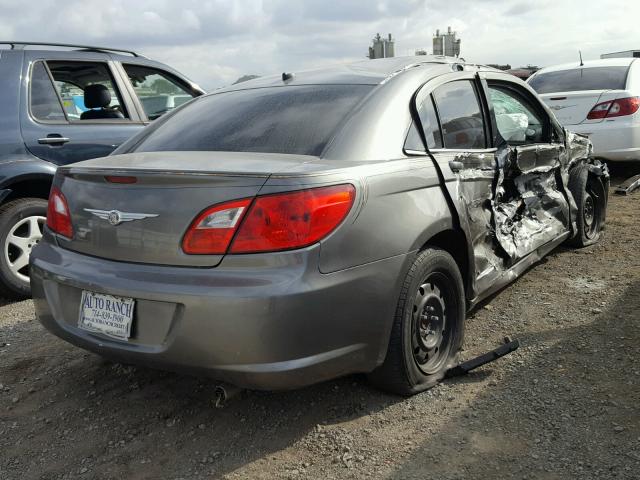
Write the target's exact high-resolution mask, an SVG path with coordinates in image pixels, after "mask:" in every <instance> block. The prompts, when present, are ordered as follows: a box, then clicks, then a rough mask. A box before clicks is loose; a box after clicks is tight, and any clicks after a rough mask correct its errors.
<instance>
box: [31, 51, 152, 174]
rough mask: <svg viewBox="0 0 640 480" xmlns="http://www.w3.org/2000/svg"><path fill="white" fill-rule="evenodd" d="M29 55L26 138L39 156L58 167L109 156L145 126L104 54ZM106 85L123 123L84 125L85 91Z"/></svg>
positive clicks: (109, 121)
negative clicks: (98, 84) (96, 85)
mask: <svg viewBox="0 0 640 480" xmlns="http://www.w3.org/2000/svg"><path fill="white" fill-rule="evenodd" d="M60 53H61V52H56V51H51V52H40V51H33V52H30V51H26V52H25V58H26V60H27V61H26V62H25V66H24V72H23V78H24V79H25V81H24V86H23V93H24V94H23V97H22V98H23V99H22V103H23V108H22V109H21V112H22V113H21V119H20V122H21V130H22V137H23V140H24V142H25V145H26V146H27V148H28V149H29V150H30V151H31V153H33V154H34V155H35V156H37V157H39V158H42V159H44V160H47V161H50V162H53V163H55V164H57V165H63V164H67V163H72V162H77V161H81V160H86V159H89V158H95V157H102V156H106V155H109V154H110V153H111V152H112V151H113V150H114V149H115V148H117V147H118V146H119V145H120V144H121V143H122V142H124V141H125V140H127V139H128V138H129V137H131V136H132V135H134V134H135V133H136V132H137V131H138V130H140V129H141V128H142V127H143V126H144V123H143V121H142V119H141V118H140V115H139V113H138V111H137V109H136V108H135V106H134V104H133V102H132V99H131V96H130V94H129V92H128V90H127V89H126V88H125V85H124V84H123V82H122V81H121V79H120V77H119V76H118V75H117V74H116V71H115V65H114V63H113V62H112V61H111V60H110V58H109V56H108V55H106V54H101V53H98V52H95V53H93V52H82V53H74V52H64V56H63V55H60ZM96 83H100V84H102V85H105V86H106V87H107V88H108V90H109V92H110V95H111V104H110V106H109V108H110V109H112V110H114V111H119V112H121V114H122V118H110V119H92V120H83V119H81V115H82V113H83V112H84V111H86V110H87V107H86V106H85V105H84V88H85V87H86V86H88V85H92V84H96Z"/></svg>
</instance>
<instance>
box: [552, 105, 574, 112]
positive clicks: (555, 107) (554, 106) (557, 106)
mask: <svg viewBox="0 0 640 480" xmlns="http://www.w3.org/2000/svg"><path fill="white" fill-rule="evenodd" d="M569 107H575V105H553V106H551V107H549V108H550V109H551V110H556V111H558V110H562V109H563V108H569Z"/></svg>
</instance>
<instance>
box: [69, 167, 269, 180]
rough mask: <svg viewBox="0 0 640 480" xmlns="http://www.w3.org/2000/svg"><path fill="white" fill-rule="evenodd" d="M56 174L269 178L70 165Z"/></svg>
mask: <svg viewBox="0 0 640 480" xmlns="http://www.w3.org/2000/svg"><path fill="white" fill-rule="evenodd" d="M58 173H59V174H61V175H66V176H74V175H131V176H133V175H171V176H205V177H254V178H269V177H270V176H271V174H270V173H264V172H216V171H215V170H212V171H206V172H205V171H201V170H165V169H146V168H100V167H98V168H92V167H74V166H72V165H69V166H65V167H60V168H58Z"/></svg>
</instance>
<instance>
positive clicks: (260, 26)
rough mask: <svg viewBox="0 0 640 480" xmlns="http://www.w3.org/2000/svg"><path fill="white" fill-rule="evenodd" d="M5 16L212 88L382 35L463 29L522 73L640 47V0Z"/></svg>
mask: <svg viewBox="0 0 640 480" xmlns="http://www.w3.org/2000/svg"><path fill="white" fill-rule="evenodd" d="M0 12H2V15H1V16H0V34H1V35H2V37H4V38H11V39H19V40H38V41H48V42H65V43H66V42H69V43H88V44H100V45H107V46H113V47H121V48H129V49H133V50H139V51H141V52H142V53H144V54H145V55H148V56H150V57H152V58H154V59H157V60H160V61H163V62H165V63H168V64H170V65H172V66H173V67H174V68H176V69H178V70H180V71H182V72H184V73H185V74H186V75H187V76H189V77H191V78H192V79H193V80H195V81H196V82H198V83H200V84H201V85H202V86H204V87H205V88H213V87H216V86H220V85H223V84H226V83H231V82H233V81H234V80H235V79H236V78H238V77H239V76H241V75H243V74H269V73H277V72H281V71H284V70H287V71H295V70H300V69H304V68H311V67H315V66H319V65H326V64H329V63H337V62H346V61H352V60H359V59H362V58H364V57H365V55H366V53H367V47H368V45H369V42H370V41H371V38H372V37H373V36H374V35H375V34H376V33H377V32H380V33H381V34H383V35H384V34H387V33H389V32H391V33H393V34H394V36H395V37H396V52H397V54H405V55H406V54H411V53H413V51H414V50H415V49H417V48H426V49H427V50H429V51H430V50H431V38H432V35H433V32H435V30H436V29H441V30H443V29H446V28H447V26H451V27H452V28H453V29H455V30H457V31H458V33H459V34H460V37H461V38H462V55H463V56H464V57H465V58H466V59H467V60H469V61H475V62H481V63H510V64H511V65H513V66H514V67H515V66H520V65H526V64H538V65H550V64H554V63H561V62H565V61H573V60H574V59H576V58H577V51H578V50H579V49H581V50H582V52H583V56H584V58H585V59H588V58H597V57H598V56H599V54H600V53H604V52H607V51H617V50H626V49H631V48H640V33H639V30H638V29H637V28H635V25H634V22H633V21H631V20H629V19H633V18H638V17H639V16H640V2H638V1H637V0H584V1H573V0H538V1H536V2H525V1H521V0H516V1H508V0H452V1H450V2H440V1H438V2H436V1H434V0H341V1H336V2H330V1H327V0H300V1H290V0H236V1H231V0H205V1H195V0H180V1H177V0H161V1H157V0H155V1H152V0H139V1H137V2H127V1H125V0H111V1H109V2H104V1H103V0H99V1H98V0H67V1H65V2H64V3H62V2H55V1H53V0H30V1H29V2H18V1H17V0H0Z"/></svg>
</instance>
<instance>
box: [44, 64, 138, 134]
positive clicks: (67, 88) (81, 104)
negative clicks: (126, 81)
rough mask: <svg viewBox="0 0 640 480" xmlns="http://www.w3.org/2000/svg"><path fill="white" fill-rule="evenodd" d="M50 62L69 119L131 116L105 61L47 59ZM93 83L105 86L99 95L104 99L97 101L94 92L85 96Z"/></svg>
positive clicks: (116, 118)
mask: <svg viewBox="0 0 640 480" xmlns="http://www.w3.org/2000/svg"><path fill="white" fill-rule="evenodd" d="M47 66H48V67H49V70H50V71H51V76H52V77H53V79H54V81H55V82H54V83H55V86H56V90H57V91H58V94H59V95H60V98H61V99H62V103H63V105H64V109H65V111H66V113H67V118H68V119H69V120H70V121H72V122H73V121H86V120H96V119H115V120H118V119H120V120H122V119H126V118H129V116H128V114H127V111H126V109H125V108H124V105H123V102H122V97H121V95H120V92H119V91H118V89H117V87H116V85H115V81H114V80H113V77H112V76H111V72H110V71H109V67H108V65H107V64H106V63H103V62H69V61H48V62H47ZM93 85H101V86H102V87H103V88H102V90H105V93H103V94H102V95H100V97H99V99H100V100H104V101H102V102H99V103H96V99H95V98H93V97H96V95H95V93H94V94H93V96H92V98H85V92H89V89H90V90H92V91H94V92H95V90H96V87H93ZM87 100H88V102H86V101H87ZM87 103H88V104H87Z"/></svg>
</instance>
